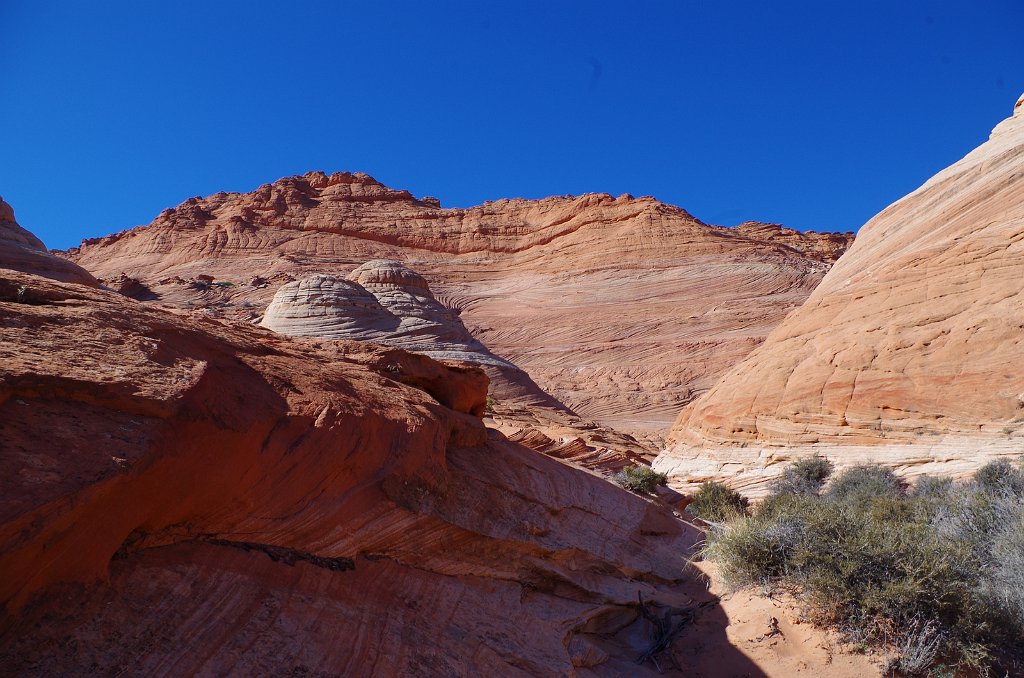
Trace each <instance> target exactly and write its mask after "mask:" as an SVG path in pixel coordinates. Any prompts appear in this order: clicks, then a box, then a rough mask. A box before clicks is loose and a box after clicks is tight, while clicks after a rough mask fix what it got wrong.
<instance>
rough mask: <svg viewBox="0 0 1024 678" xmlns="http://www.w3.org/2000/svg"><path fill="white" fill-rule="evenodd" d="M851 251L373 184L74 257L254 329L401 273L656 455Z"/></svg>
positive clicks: (830, 243) (238, 209) (821, 237)
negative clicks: (304, 301)
mask: <svg viewBox="0 0 1024 678" xmlns="http://www.w3.org/2000/svg"><path fill="white" fill-rule="evenodd" d="M851 240H852V235H850V234H810V233H804V234H798V233H796V232H794V231H788V230H786V229H780V228H778V227H776V226H769V225H763V224H747V225H745V226H743V227H740V228H737V229H726V228H719V227H715V226H709V225H707V224H704V223H702V222H700V221H699V220H697V219H695V218H694V217H693V216H691V215H690V214H688V213H687V212H686V211H685V210H682V209H680V208H678V207H673V206H670V205H666V204H663V203H660V202H658V201H657V200H655V199H653V198H649V197H642V198H633V197H632V196H628V195H623V196H619V197H618V198H613V197H612V196H610V195H606V194H589V195H583V196H579V197H571V196H566V197H554V198H546V199H544V200H499V201H496V202H489V203H485V204H483V205H480V206H477V207H472V208H468V209H444V208H441V207H440V205H439V203H438V202H437V201H436V200H433V199H430V200H428V199H426V198H425V199H422V200H417V199H416V198H414V197H413V196H412V195H410V194H409V193H408V192H407V191H397V190H393V189H390V188H388V187H386V186H384V185H382V184H380V183H379V182H377V181H375V180H374V179H372V178H371V177H369V176H367V175H365V174H348V173H339V174H332V175H329V176H328V175H325V174H323V173H320V172H311V173H309V174H306V175H304V176H298V177H289V178H285V179H281V180H279V181H275V182H274V183H272V184H267V185H264V186H261V187H260V188H259V189H257V190H256V191H253V192H251V193H244V194H240V193H218V194H215V195H212V196H209V197H207V198H193V199H190V200H188V201H186V202H184V203H183V204H181V205H179V206H178V207H176V208H174V209H168V210H165V211H164V212H163V213H161V214H160V216H159V217H157V219H156V220H155V221H154V222H153V223H152V224H150V225H149V226H146V227H140V228H136V229H132V230H129V231H125V232H122V233H118V234H116V235H112V236H108V237H106V238H99V239H94V240H88V241H85V242H83V244H82V246H81V247H79V248H75V249H74V250H71V251H70V252H69V253H68V256H69V257H70V258H72V259H73V260H75V261H77V262H78V263H80V264H82V265H83V266H85V267H86V268H88V269H89V270H91V271H93V272H94V273H95V274H97V275H99V276H100V277H102V278H104V279H117V278H118V276H120V275H121V274H126V275H127V276H129V277H131V278H134V279H138V280H139V281H141V282H142V283H144V284H145V285H146V286H147V288H148V289H150V290H152V292H153V293H154V294H155V295H156V296H157V297H158V298H159V299H160V301H162V302H164V303H170V304H175V305H178V306H187V307H195V308H202V309H205V310H207V311H208V312H210V313H214V314H218V315H223V316H225V317H235V318H242V319H252V320H257V319H258V318H259V314H260V313H261V312H262V309H263V308H266V306H267V305H268V304H269V303H270V302H271V299H272V297H273V294H274V292H275V291H276V290H277V289H278V288H279V287H280V286H281V285H283V284H286V283H290V282H292V281H295V280H298V279H301V278H305V277H308V276H309V275H312V274H315V273H324V272H329V273H330V274H331V275H336V276H345V275H347V274H348V273H349V272H351V271H352V270H353V269H355V268H356V267H358V266H360V265H362V264H364V263H365V262H367V261H368V260H371V259H391V260H397V261H401V262H402V263H403V264H405V265H406V266H408V267H409V268H411V269H413V270H415V271H417V272H418V273H419V274H421V275H423V276H424V277H426V278H427V279H429V280H430V284H431V288H432V289H433V290H434V294H435V295H436V298H437V300H438V301H439V302H441V303H442V304H444V305H445V306H448V307H450V308H452V309H454V310H455V311H457V312H458V313H459V314H460V316H459V317H460V318H461V320H462V322H463V323H464V324H465V325H466V327H467V328H468V329H469V330H470V332H471V333H472V334H473V336H474V337H475V338H476V339H478V340H480V341H481V342H483V343H484V344H485V345H486V346H487V347H488V348H489V349H490V350H491V351H492V352H493V353H494V354H495V355H497V356H500V357H501V358H503V359H506V360H509V361H511V362H512V363H514V364H516V365H517V366H518V367H520V368H522V369H523V370H525V371H526V372H527V373H529V375H530V376H531V377H532V378H533V379H534V380H535V381H536V382H537V384H539V385H540V387H541V388H542V389H544V391H546V392H547V393H549V394H551V395H552V396H553V397H554V398H555V399H556V400H558V401H559V402H561V403H563V404H565V405H566V406H567V407H569V408H570V409H572V410H573V411H574V412H576V413H577V414H578V415H580V416H581V417H583V418H585V419H592V420H596V421H598V422H600V423H602V424H604V425H606V426H611V427H613V428H616V429H618V430H620V431H623V432H626V433H633V434H636V435H646V436H649V437H650V438H651V439H652V440H660V436H661V435H663V434H664V432H665V431H666V430H667V429H668V427H669V425H670V424H671V422H672V420H673V419H674V418H675V417H676V416H677V414H678V412H679V409H680V407H681V406H682V405H683V404H684V403H686V402H688V401H689V400H691V399H692V398H693V397H694V396H695V395H696V394H699V393H701V392H702V391H704V390H706V389H707V388H709V387H710V386H711V385H712V384H713V383H714V382H715V380H716V379H717V378H718V376H719V375H720V374H721V373H722V372H723V371H724V370H726V369H727V368H728V367H729V366H731V365H733V364H735V363H736V362H737V361H738V360H740V359H741V358H742V357H744V356H745V355H746V354H747V353H749V352H750V351H751V350H752V349H753V348H754V347H755V346H757V345H758V344H759V343H760V342H761V341H762V340H763V338H764V337H765V336H766V335H767V333H768V332H769V331H770V330H771V329H772V328H774V327H775V325H776V324H778V322H779V321H780V320H781V319H782V318H783V317H784V316H785V314H786V313H787V312H788V311H790V310H792V309H793V308H795V307H796V306H798V305H799V304H800V303H801V302H802V301H803V300H804V299H805V298H806V297H807V295H808V294H809V293H810V291H811V290H812V289H813V288H814V287H815V286H816V285H817V283H818V282H819V281H820V280H821V277H822V276H823V275H824V273H825V271H826V270H827V269H828V267H829V266H830V264H831V262H832V261H833V260H834V258H835V257H836V256H838V254H839V253H841V251H842V250H843V249H845V247H846V246H848V244H849V242H850V241H851ZM202 276H206V277H208V278H209V280H204V279H202V278H201V277H202ZM511 404H513V405H515V404H517V403H511Z"/></svg>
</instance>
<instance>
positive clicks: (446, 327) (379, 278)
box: [260, 259, 517, 369]
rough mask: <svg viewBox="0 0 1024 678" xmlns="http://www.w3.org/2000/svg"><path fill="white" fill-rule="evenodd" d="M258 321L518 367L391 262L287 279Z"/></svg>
mask: <svg viewBox="0 0 1024 678" xmlns="http://www.w3.org/2000/svg"><path fill="white" fill-rule="evenodd" d="M260 325H262V326H263V327H266V328H268V329H271V330H274V331H275V332H279V333H281V334H287V335H289V336H294V337H320V338H322V339H354V340H358V341H377V342H380V343H384V344H389V345H391V346H397V347H399V348H404V349H406V350H408V351H415V352H416V353H422V354H424V355H427V356H430V357H431V358H435V359H437V360H455V361H463V362H472V363H477V364H481V365H489V366H493V367H500V368H506V369H517V368H516V367H515V366H514V365H512V364H511V363H510V362H508V361H507V360H502V359H501V358H498V357H497V356H495V355H494V354H492V353H491V352H490V351H488V350H487V348H486V347H485V346H484V345H483V344H481V343H480V342H479V341H477V340H476V339H474V338H473V336H472V335H471V334H470V333H469V331H468V330H467V329H466V326H465V325H463V324H462V321H461V320H459V317H458V315H456V314H455V313H454V312H453V311H452V310H451V309H449V308H447V307H446V306H444V305H443V304H441V303H440V302H438V301H437V300H436V299H435V298H434V295H433V294H432V293H431V291H430V286H429V285H428V284H427V281H426V280H424V278H423V276H421V275H420V274H418V273H416V272H415V271H413V270H411V269H410V268H408V267H406V266H403V265H402V264H401V263H399V262H397V261H387V260H382V259H373V260H370V261H368V262H366V263H365V264H363V265H362V266H360V267H358V268H357V269H356V270H354V271H352V273H350V274H349V275H348V277H347V278H345V277H341V276H336V275H329V274H316V275H312V276H310V277H308V278H303V279H302V280H298V281H295V282H291V283H287V284H285V285H283V286H282V287H281V288H280V289H278V290H277V292H276V293H275V294H274V299H273V301H272V302H271V303H270V306H268V307H267V310H266V313H265V314H264V316H263V319H262V320H261V321H260Z"/></svg>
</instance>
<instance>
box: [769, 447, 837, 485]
mask: <svg viewBox="0 0 1024 678" xmlns="http://www.w3.org/2000/svg"><path fill="white" fill-rule="evenodd" d="M833 468H835V466H834V465H833V464H832V462H830V461H829V460H828V459H825V458H824V457H818V456H814V457H808V458H807V459H800V460H799V461H795V462H793V463H792V464H790V465H789V466H787V467H786V468H785V469H783V471H782V475H781V476H779V477H778V478H776V479H775V481H774V482H773V483H772V484H771V486H770V488H769V490H770V493H771V494H772V495H782V494H799V495H817V494H818V493H819V492H821V488H822V487H823V486H824V485H825V481H826V480H828V478H829V476H831V475H832V469H833Z"/></svg>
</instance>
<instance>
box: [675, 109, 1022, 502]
mask: <svg viewBox="0 0 1024 678" xmlns="http://www.w3.org/2000/svg"><path fill="white" fill-rule="evenodd" d="M1022 101H1024V97H1022V100H1021V101H1018V103H1017V106H1016V108H1015V109H1014V115H1013V116H1012V117H1011V118H1008V119H1007V120H1004V121H1003V122H1001V123H1000V124H999V125H998V126H997V127H996V128H995V129H994V130H993V132H992V134H991V136H990V137H989V140H988V141H987V142H986V143H984V144H982V145H981V146H979V147H978V148H977V149H975V150H974V151H972V152H971V153H970V154H969V155H967V156H966V157H965V158H963V159H962V160H960V161H959V162H957V163H956V164H954V165H952V166H950V167H948V168H947V169H945V170H943V171H942V172H940V173H938V174H937V175H935V176H934V177H932V178H931V179H930V180H929V181H927V182H926V183H925V184H924V185H923V186H922V187H921V188H919V189H918V190H916V191H914V192H913V193H911V194H910V195H908V196H906V197H905V198H903V199H901V200H899V201H898V202H896V203H894V204H893V205H891V206H889V207H888V208H886V209H885V210H883V211H882V212H881V213H880V214H879V215H878V216H876V217H874V218H873V219H872V220H871V221H869V222H868V223H867V224H865V225H864V227H863V228H862V229H861V230H860V232H859V233H858V235H857V241H856V242H855V243H854V244H853V246H852V247H851V248H850V250H849V251H848V252H847V253H846V254H844V255H843V256H842V257H841V258H840V259H839V261H838V262H837V263H836V264H835V266H834V267H833V268H832V270H831V271H830V272H829V273H828V275H827V276H825V279H824V280H823V281H822V283H821V285H819V286H818V288H817V289H815V290H814V292H813V293H812V294H811V296H810V298H808V299H807V301H806V302H804V304H803V305H802V306H801V307H800V308H799V309H798V310H797V311H796V312H794V313H792V314H791V315H789V316H788V317H787V318H786V320H785V321H784V322H783V323H782V324H781V325H780V326H779V327H777V328H776V329H775V330H774V331H773V332H772V333H771V335H770V336H769V337H768V339H767V341H766V342H765V343H764V344H763V345H761V346H760V347H759V348H757V349H756V350H755V351H754V352H753V353H751V354H750V355H749V356H748V357H747V358H746V359H745V360H744V361H742V362H741V363H739V364H738V365H736V366H735V367H733V368H732V369H731V370H730V371H729V372H728V373H727V374H726V375H725V376H724V377H723V378H722V380H721V381H720V382H719V383H718V384H717V385H715V387H714V388H712V389H711V390H710V391H708V392H707V393H706V394H704V395H703V396H702V397H700V398H699V399H697V400H696V401H695V402H694V403H692V405H690V406H689V407H688V408H687V409H686V410H685V411H684V412H683V413H682V415H681V416H680V418H679V420H678V422H677V423H676V425H675V428H674V429H673V437H674V439H675V441H676V443H675V446H674V447H673V448H672V449H671V450H669V451H668V452H667V453H666V454H665V455H663V456H662V458H661V459H660V460H659V465H660V466H661V467H663V468H664V469H666V470H670V471H672V472H673V473H674V474H676V476H677V480H678V481H680V482H683V481H689V482H695V481H698V480H700V479H703V478H707V477H719V478H728V479H730V481H731V482H733V483H734V484H736V485H738V486H742V487H748V488H751V489H754V490H755V491H757V490H758V489H759V488H761V487H762V486H763V484H764V481H765V480H766V479H768V478H770V477H771V475H772V474H773V473H774V472H775V470H776V469H777V468H778V467H779V466H780V465H781V464H780V463H779V462H782V461H784V460H787V459H789V458H792V457H793V456H795V455H802V454H810V453H815V452H817V453H821V454H826V455H828V456H830V457H832V458H833V459H834V460H835V461H837V462H838V463H840V464H847V463H856V462H862V461H866V460H871V461H881V462H885V463H888V464H890V465H893V466H895V467H896V468H898V469H901V470H903V471H904V472H906V473H916V472H943V473H953V474H965V473H968V472H970V471H972V470H973V469H976V468H977V467H978V466H980V465H981V464H983V463H984V462H985V461H987V460H989V459H991V458H993V457H995V456H998V455H1004V454H1005V455H1016V454H1020V451H1021V449H1022V447H1021V442H1022V436H1024V360H1022V358H1024V104H1022Z"/></svg>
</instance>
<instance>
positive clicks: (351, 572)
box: [0, 270, 694, 675]
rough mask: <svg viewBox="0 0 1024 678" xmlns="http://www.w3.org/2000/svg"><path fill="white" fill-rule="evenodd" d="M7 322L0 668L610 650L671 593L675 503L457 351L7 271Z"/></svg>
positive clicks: (600, 658)
mask: <svg viewBox="0 0 1024 678" xmlns="http://www.w3.org/2000/svg"><path fill="white" fill-rule="evenodd" d="M23 289H24V290H27V291H28V292H27V294H24V293H23V294H19V292H18V291H19V290H23ZM0 326H2V332H3V337H4V341H3V342H2V343H0V431H2V435H0V471H2V473H0V483H2V485H0V554H2V555H0V571H2V572H3V576H2V577H0V604H2V606H3V614H2V615H0V664H2V665H3V666H4V667H5V672H8V673H14V674H26V675H72V674H75V675H77V674H84V673H87V672H89V671H95V670H99V671H102V672H104V673H107V672H116V671H118V670H120V671H128V672H130V673H133V674H139V675H141V674H146V675H182V674H194V673H210V674H222V675H223V674H229V673H233V674H240V673H243V674H261V675H271V674H274V675H281V674H303V675H305V673H303V672H308V673H315V674H317V675H326V674H330V675H481V674H484V673H499V674H502V675H550V674H551V673H556V674H562V675H571V674H573V672H574V671H576V669H577V667H586V666H596V667H604V668H601V669H599V670H600V671H601V672H603V673H605V674H614V673H615V672H616V671H617V670H619V669H617V668H616V667H621V666H629V667H633V666H634V665H633V663H632V662H633V660H634V659H635V656H636V654H637V652H638V651H642V650H643V647H642V646H641V641H642V639H643V638H644V635H643V634H640V635H639V636H637V635H636V629H637V628H641V627H640V626H636V628H633V627H634V626H635V625H641V624H643V623H644V622H642V620H640V618H639V610H638V608H637V607H636V606H635V601H636V598H637V593H638V592H641V593H642V594H643V595H644V596H645V597H646V598H647V599H648V600H651V601H658V602H659V603H662V604H666V605H668V604H671V605H683V604H685V603H686V601H687V598H686V596H684V595H683V594H682V588H681V586H682V584H683V582H684V575H683V560H682V559H683V557H684V556H685V554H686V553H687V552H688V549H689V547H690V545H691V544H692V542H693V540H694V535H692V534H690V532H689V528H687V527H686V526H685V525H683V524H682V523H681V522H679V521H678V520H676V519H675V518H674V517H673V515H672V512H671V510H670V509H669V508H668V507H666V506H663V505H659V504H657V503H651V502H650V501H645V500H644V499H642V498H640V497H637V496H635V495H632V494H629V493H627V492H625V491H624V490H621V489H619V488H618V487H616V486H614V485H613V484H610V483H608V482H606V481H605V480H602V479H601V478H599V477H596V476H593V475H591V474H588V473H586V472H584V471H580V470H577V469H574V468H572V467H569V466H566V465H563V464H561V463H559V462H557V461H555V460H552V459H548V458H546V457H544V456H542V455H539V454H536V453H535V452H533V451H531V450H529V449H526V448H524V447H522V446H520V445H517V444H515V443H512V442H509V441H507V440H505V439H504V438H503V437H502V436H501V435H500V434H498V433H494V432H492V433H490V434H488V432H487V431H486V430H485V428H484V426H483V423H482V422H481V420H480V414H481V413H482V410H483V408H484V406H485V402H484V400H485V397H486V393H487V379H486V377H485V376H484V374H483V373H482V372H481V371H480V370H478V369H476V368H460V367H451V366H445V365H443V364H441V363H438V362H435V361H433V360H431V359H429V358H426V357H424V356H419V355H416V354H411V353H407V352H404V351H401V350H398V349H391V348H382V347H379V346H372V345H367V344H360V343H354V342H347V341H336V342H310V341H304V340H292V339H288V338H283V337H280V336H277V335H275V334H273V333H271V332H269V331H267V330H263V329H259V328H254V327H251V326H248V325H238V326H231V325H224V324H222V323H219V322H211V321H208V320H203V319H197V318H190V317H188V316H185V315H180V314H175V313H172V312H168V311H164V310H161V309H157V308H154V307H152V306H147V305H144V304H141V303H138V302H132V301H128V302H126V301H125V299H124V298H123V297H122V296H120V295H118V294H116V293H113V292H107V291H101V290H93V289H90V288H88V287H84V286H81V285H69V284H64V283H58V282H54V281H52V280H49V279H46V278H42V277H38V276H32V275H27V274H21V273H17V272H14V271H10V270H2V271H0ZM652 609H653V608H652ZM511 619H514V620H516V621H515V623H509V620H511ZM630 629H632V630H630ZM339 639H344V642H340V641H339ZM649 667H651V671H653V668H652V665H649ZM644 670H646V669H644Z"/></svg>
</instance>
